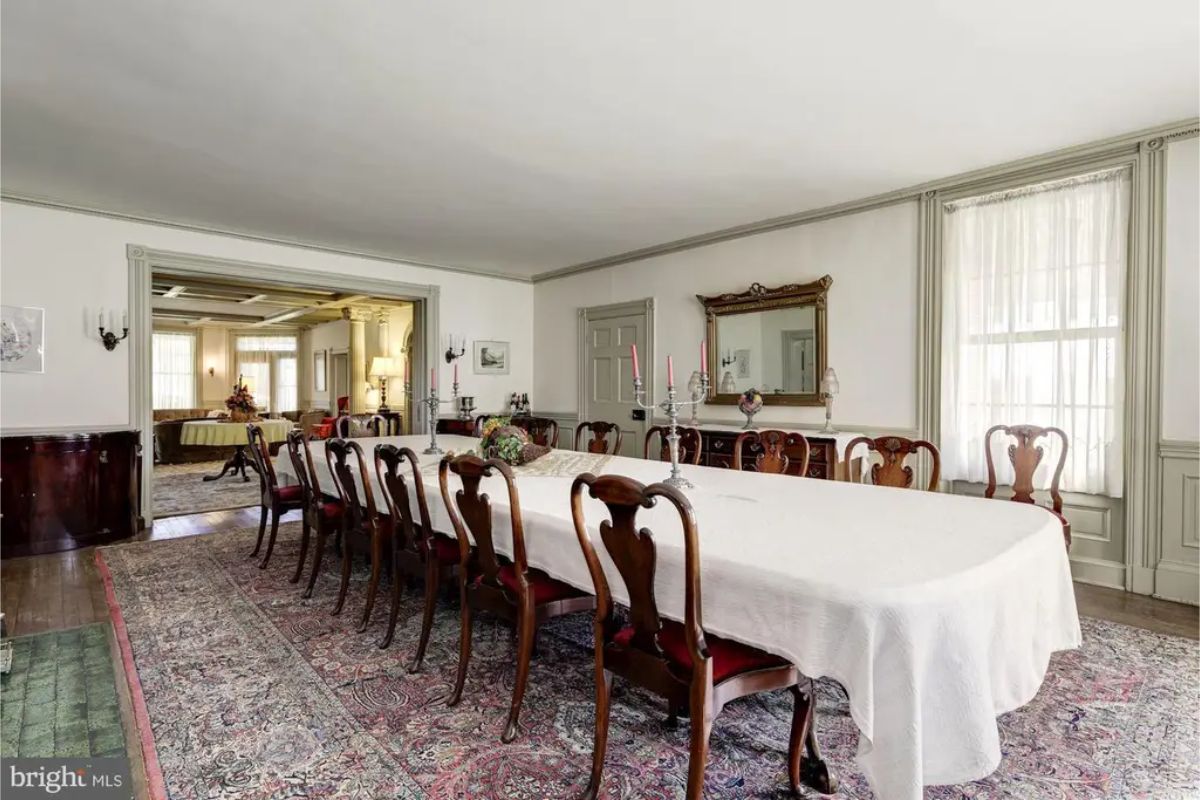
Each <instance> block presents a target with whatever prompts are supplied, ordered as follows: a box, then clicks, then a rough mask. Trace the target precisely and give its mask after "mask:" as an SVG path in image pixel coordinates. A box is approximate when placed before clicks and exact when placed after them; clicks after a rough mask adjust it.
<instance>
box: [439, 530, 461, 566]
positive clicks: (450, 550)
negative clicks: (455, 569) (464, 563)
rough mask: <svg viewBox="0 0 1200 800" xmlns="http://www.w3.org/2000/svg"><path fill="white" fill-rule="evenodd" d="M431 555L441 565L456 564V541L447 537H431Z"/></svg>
mask: <svg viewBox="0 0 1200 800" xmlns="http://www.w3.org/2000/svg"><path fill="white" fill-rule="evenodd" d="M433 555H434V557H435V558H437V560H438V561H440V562H441V563H443V564H457V563H458V540H457V539H451V538H450V537H449V536H437V535H434V537H433Z"/></svg>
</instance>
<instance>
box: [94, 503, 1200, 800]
mask: <svg viewBox="0 0 1200 800" xmlns="http://www.w3.org/2000/svg"><path fill="white" fill-rule="evenodd" d="M298 527H299V526H298V524H297V523H291V524H287V525H284V526H282V527H281V529H280V536H279V544H278V545H277V547H276V553H275V556H274V557H273V559H272V562H271V566H270V567H269V568H268V569H267V570H260V569H258V567H257V564H256V562H255V561H254V560H253V559H251V558H249V553H250V551H251V549H252V548H253V545H254V538H255V533H256V531H255V530H251V529H247V530H241V531H234V532H229V533H224V534H215V535H209V536H200V537H193V538H188V539H177V540H170V541H164V542H146V543H136V544H129V545H122V546H117V547H110V548H104V549H103V550H101V551H99V553H98V555H97V560H98V561H99V562H100V566H101V573H102V575H103V576H104V579H105V582H106V584H107V588H108V591H109V602H110V605H111V606H112V607H113V611H114V625H115V628H116V630H117V633H118V639H119V641H120V644H121V646H122V649H123V655H124V661H125V665H126V670H127V671H128V672H129V675H128V677H129V679H130V684H131V691H132V694H133V697H134V705H135V712H137V716H138V718H139V724H140V725H141V726H143V727H144V728H146V730H143V731H141V734H142V742H143V748H144V749H145V750H147V751H148V752H147V753H146V758H145V761H146V764H147V768H148V770H150V771H151V772H152V774H151V776H150V783H151V786H152V790H153V791H154V793H155V794H156V795H157V796H159V797H167V796H169V797H171V798H176V800H191V798H218V797H219V798H232V797H238V798H280V797H309V798H317V797H360V798H372V797H389V798H438V799H439V800H442V799H444V800H451V799H453V800H458V798H473V799H474V800H501V799H502V798H503V800H522V799H527V800H545V799H546V798H573V797H575V796H577V794H578V793H579V791H580V790H581V789H582V787H583V786H584V785H585V784H586V781H587V773H588V769H589V766H590V759H591V749H592V722H593V702H594V700H593V684H592V680H593V679H592V657H591V653H590V649H589V648H590V640H591V627H590V621H589V619H588V618H587V616H586V615H578V616H577V617H570V618H564V619H561V620H559V621H557V622H556V623H554V624H553V625H551V626H550V627H548V628H545V629H544V632H543V635H542V636H541V637H540V641H539V653H538V656H537V658H536V659H535V660H534V663H533V669H532V673H531V677H530V686H529V690H528V692H527V694H526V697H525V705H524V710H523V712H522V715H521V723H522V729H523V730H522V734H521V736H520V737H519V738H518V739H517V740H516V741H514V742H513V743H511V744H507V745H505V744H501V742H500V739H499V737H500V733H501V731H502V728H503V724H504V719H505V714H506V711H507V709H508V705H509V701H510V697H511V691H512V684H513V678H514V671H515V669H514V652H513V651H514V644H513V641H512V639H511V638H510V635H509V631H508V629H507V628H506V627H505V626H503V625H502V624H501V623H498V622H491V621H489V620H488V618H487V617H486V616H485V615H480V617H481V618H479V619H477V620H476V627H475V635H474V643H475V644H474V655H473V658H472V661H471V667H470V672H469V675H468V679H467V685H466V691H465V693H464V696H463V702H462V703H461V704H460V705H458V706H457V707H455V708H447V707H446V705H445V699H446V697H447V696H448V694H449V690H450V687H451V685H452V682H453V678H454V671H455V665H456V663H457V656H458V615H457V609H456V608H454V606H453V601H452V600H450V599H443V601H442V602H441V603H440V606H439V611H438V616H437V619H436V621H435V625H434V633H433V640H432V642H431V644H430V648H429V652H428V655H427V657H426V659H425V667H424V669H423V671H422V672H421V673H419V674H416V675H411V674H408V672H407V671H406V665H407V663H408V662H409V660H410V658H411V656H412V653H413V651H414V649H415V644H416V639H417V630H418V627H419V617H420V607H421V603H420V599H419V595H420V592H419V590H418V589H415V588H410V589H408V590H407V591H406V594H405V597H406V603H405V606H404V608H403V609H402V612H401V620H400V624H399V626H398V627H397V631H396V639H395V641H394V642H393V643H392V646H391V647H390V648H389V649H387V650H380V649H378V648H377V647H376V644H375V643H376V641H377V639H378V638H379V636H380V635H381V633H382V632H383V629H384V627H385V622H386V616H387V612H386V608H387V601H386V599H384V597H383V596H381V601H380V603H379V604H377V607H376V609H375V615H374V619H373V620H372V623H371V625H370V627H368V629H367V630H366V631H365V632H364V633H357V632H355V627H356V622H357V618H358V615H359V613H360V612H361V609H362V605H361V602H362V597H363V585H364V584H365V578H366V572H365V569H364V568H363V567H362V566H361V565H360V566H359V567H358V569H357V570H356V572H355V583H354V585H353V586H352V587H351V592H350V595H349V598H348V600H347V607H346V610H345V611H344V612H343V614H342V615H340V616H337V617H334V616H331V615H330V613H329V610H330V609H331V608H332V606H333V600H334V594H335V589H336V583H337V580H336V577H335V573H336V569H337V559H336V558H334V557H329V558H326V559H325V563H326V565H327V567H326V571H325V572H324V573H323V574H322V576H321V577H320V578H319V580H318V583H317V590H316V592H315V593H314V596H313V597H312V598H311V599H309V600H303V599H301V597H300V588H299V586H297V585H295V584H290V583H288V582H287V578H288V576H289V574H290V572H291V570H292V569H293V568H294V566H295V558H296V554H297V550H298ZM385 587H386V579H385ZM381 595H384V593H381ZM1083 627H1084V645H1083V647H1082V648H1081V649H1080V650H1078V651H1073V652H1067V653H1061V654H1058V655H1056V656H1055V657H1054V658H1053V660H1052V661H1051V664H1050V669H1049V672H1048V674H1047V676H1046V680H1045V683H1044V685H1043V686H1042V689H1041V691H1040V692H1039V694H1038V695H1037V697H1036V698H1035V699H1034V700H1033V701H1032V702H1031V703H1029V704H1028V705H1026V706H1025V707H1023V708H1021V709H1018V710H1017V711H1014V712H1011V713H1009V714H1006V715H1004V716H1003V717H1002V718H1001V719H1000V721H999V725H1000V733H1001V741H1002V745H1003V749H1004V759H1003V761H1002V763H1001V765H1000V767H999V769H997V771H996V772H995V773H993V774H992V775H991V776H989V777H988V778H986V779H984V780H981V781H977V782H974V783H971V784H966V785H962V786H954V787H929V788H927V790H926V797H928V798H938V799H939V800H940V799H941V798H963V797H970V798H989V799H990V798H1012V799H1014V800H1015V799H1016V798H1020V800H1031V799H1033V798H1072V799H1073V800H1074V799H1077V798H1101V797H1103V798H1184V797H1194V796H1196V794H1197V792H1198V791H1200V765H1198V764H1200V761H1198V758H1200V753H1198V750H1197V734H1198V733H1200V731H1198V726H1197V718H1198V716H1200V687H1198V686H1197V682H1196V680H1195V667H1196V663H1197V657H1198V656H1200V648H1198V645H1197V643H1196V642H1193V641H1190V640H1187V639H1182V638H1177V637H1170V636H1163V635H1159V634H1155V633H1150V632H1147V631H1142V630H1139V629H1136V628H1131V627H1127V626H1123V625H1118V624H1115V623H1109V622H1101V621H1097V620H1090V619H1085V620H1084V621H1083ZM615 686H616V689H615V696H614V706H613V711H612V728H611V731H610V740H609V748H608V759H607V763H606V767H605V774H604V788H603V792H602V796H603V797H604V798H610V799H611V798H629V799H630V800H633V799H634V798H636V799H637V800H665V798H680V797H682V796H683V787H684V782H685V780H686V774H687V742H688V725H687V722H686V721H685V720H683V721H681V722H680V724H679V726H678V728H676V729H670V728H668V726H667V724H666V711H665V708H664V707H663V704H662V703H661V702H660V701H659V700H658V699H657V698H655V697H653V696H650V695H648V694H645V693H643V692H641V691H640V690H635V689H633V688H631V687H629V686H628V685H623V684H622V682H621V681H620V679H618V680H617V681H616V684H615ZM818 699H819V705H818V713H817V720H816V725H817V730H818V732H819V736H820V741H821V745H822V748H823V750H824V756H825V758H826V760H827V762H828V763H829V765H830V768H831V770H832V771H833V772H834V774H835V775H836V776H837V777H838V778H839V779H840V781H841V787H840V789H839V791H838V793H837V795H836V796H837V797H842V798H869V797H871V796H872V793H871V791H870V789H869V787H868V786H867V784H866V781H865V779H864V778H863V776H862V775H861V773H859V772H858V771H857V770H856V769H855V765H854V754H855V749H856V746H857V742H858V734H857V731H856V729H855V727H854V724H853V722H852V721H851V719H850V717H849V715H848V713H847V703H846V698H845V695H844V693H843V692H842V690H841V688H840V687H839V686H838V685H837V684H835V683H833V682H828V681H822V682H820V685H819V698H818ZM790 719H791V700H790V695H788V694H786V693H772V694H766V695H759V696H757V697H754V698H747V699H744V700H740V701H735V702H733V703H731V704H729V705H728V706H727V707H726V708H725V710H724V712H723V713H722V714H721V715H720V716H719V717H718V718H717V720H716V723H715V726H714V730H713V735H712V752H711V755H710V757H709V761H708V768H707V772H706V781H707V782H706V791H705V796H706V797H713V798H733V799H737V798H782V797H786V796H788V793H787V789H786V787H787V783H786V778H785V765H784V756H785V753H786V750H787V742H788V731H789V723H790ZM153 773H157V774H153ZM814 796H815V795H814Z"/></svg>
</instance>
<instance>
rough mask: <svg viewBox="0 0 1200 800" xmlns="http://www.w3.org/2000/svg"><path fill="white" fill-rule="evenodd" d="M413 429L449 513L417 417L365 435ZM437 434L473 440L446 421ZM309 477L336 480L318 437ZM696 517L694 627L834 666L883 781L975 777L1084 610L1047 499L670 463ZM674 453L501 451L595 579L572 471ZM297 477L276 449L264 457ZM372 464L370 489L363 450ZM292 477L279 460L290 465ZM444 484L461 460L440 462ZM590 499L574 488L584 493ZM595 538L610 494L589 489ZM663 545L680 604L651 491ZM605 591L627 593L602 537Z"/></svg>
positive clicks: (677, 566) (663, 566)
mask: <svg viewBox="0 0 1200 800" xmlns="http://www.w3.org/2000/svg"><path fill="white" fill-rule="evenodd" d="M356 441H358V442H359V444H360V445H361V446H362V448H363V450H364V452H365V453H366V455H367V456H368V458H371V455H372V451H373V449H374V446H375V445H376V444H379V443H390V444H395V445H397V446H400V447H408V448H411V449H412V450H413V451H414V452H415V453H416V454H417V457H418V459H419V461H420V473H421V476H422V482H423V484H424V486H425V490H426V493H427V498H428V500H429V510H430V514H431V517H432V522H433V526H434V528H435V529H437V530H439V531H445V532H451V531H452V530H453V529H452V527H451V525H450V519H449V516H448V514H447V512H446V508H445V504H444V503H443V502H442V499H441V496H440V493H439V489H438V476H437V464H438V461H439V459H440V457H439V456H437V455H423V454H422V450H424V449H425V448H426V447H427V446H428V443H429V440H428V438H427V437H424V436H399V437H383V438H363V439H357V440H356ZM438 441H439V444H441V446H442V447H443V448H444V449H445V450H446V451H448V452H454V451H457V452H459V453H463V452H468V451H474V450H476V449H477V448H478V445H479V440H478V439H474V438H470V437H463V436H451V435H447V436H440V437H439V438H438ZM313 457H314V462H315V463H316V464H317V465H318V469H319V470H320V472H321V474H320V479H321V485H322V486H323V487H325V488H327V489H328V487H331V486H332V485H333V484H332V480H331V477H330V475H329V474H328V470H327V468H326V462H325V455H324V452H323V444H322V443H321V442H314V443H313ZM682 469H683V475H684V477H686V478H687V479H688V480H690V481H691V482H692V483H693V484H694V488H692V489H689V490H687V491H686V492H685V493H686V495H687V497H688V499H689V500H690V501H691V503H692V506H693V507H694V509H695V514H696V520H697V522H698V525H699V540H700V571H701V584H702V586H703V607H702V612H703V622H704V628H705V630H707V631H709V632H711V633H714V634H717V635H720V636H724V637H728V638H730V639H735V640H737V641H740V642H743V643H745V644H749V645H753V646H755V647H759V648H762V649H764V650H767V651H769V652H772V653H776V654H778V655H781V656H784V657H786V658H789V659H791V660H792V661H793V662H794V663H795V664H796V665H797V666H798V667H799V668H800V669H801V670H802V671H803V672H804V673H805V674H806V675H808V676H810V677H814V678H817V677H827V678H831V679H833V680H836V681H837V682H838V683H840V684H841V685H842V686H843V687H844V688H845V690H846V692H847V694H848V696H849V706H850V714H851V717H852V718H853V720H854V722H855V724H856V725H857V727H858V730H859V732H860V734H861V735H860V737H859V746H858V753H857V762H858V765H859V767H860V768H861V769H862V770H863V772H864V773H865V775H866V777H867V779H868V781H869V782H870V784H871V787H872V789H873V790H874V792H875V794H876V795H877V796H878V797H880V798H883V800H916V799H917V798H920V797H921V795H922V787H923V786H925V785H935V784H958V783H964V782H968V781H972V780H976V779H979V778H982V777H984V776H986V775H988V774H990V773H991V772H992V771H994V770H995V769H996V767H997V766H998V765H999V763H1000V758H1001V751H1000V738H999V731H998V727H997V717H998V716H1000V715H1001V714H1004V713H1005V712H1008V711H1011V710H1013V709H1016V708H1018V707H1020V706H1022V705H1024V704H1025V703H1027V702H1029V701H1030V700H1031V699H1033V697H1034V695H1035V694H1036V693H1037V691H1038V688H1039V687H1040V686H1041V683H1042V681H1043V679H1044V677H1045V674H1046V670H1047V667H1048V664H1049V660H1050V655H1051V654H1052V653H1053V652H1055V651H1058V650H1064V649H1069V648H1074V647H1077V646H1079V644H1080V641H1081V634H1080V627H1079V617H1078V614H1077V611H1076V608H1075V595H1074V591H1073V587H1072V583H1071V572H1070V565H1069V563H1068V560H1067V553H1066V550H1065V548H1064V547H1063V538H1062V525H1061V523H1060V522H1059V521H1058V519H1057V518H1055V517H1054V516H1053V515H1051V514H1050V513H1049V512H1048V511H1046V510H1045V509H1043V508H1039V507H1036V506H1030V505H1025V504H1021V503H1010V502H1000V501H996V500H984V499H981V498H975V497H964V496H960V495H952V494H937V493H931V492H924V491H918V490H914V489H892V488H887V487H878V486H868V485H863V484H857V483H846V482H835V481H827V480H813V479H805V478H796V477H793V476H789V475H767V474H759V473H753V472H738V471H734V470H728V469H717V468H710V467H701V466H691V465H684V466H683V468H682ZM668 470H669V465H667V464H664V463H661V462H656V461H646V460H642V459H634V458H626V457H623V456H604V455H594V454H588V453H576V452H573V451H567V450H555V451H552V452H551V453H550V454H548V455H545V456H543V457H542V458H540V459H538V460H537V461H534V462H533V463H531V464H528V465H526V466H523V467H518V468H516V469H514V473H515V475H516V483H517V489H518V492H519V496H520V505H521V511H522V515H523V520H524V526H525V537H526V548H527V551H528V559H529V563H530V565H531V566H534V567H537V568H539V569H542V570H545V571H546V572H547V573H549V574H550V575H552V576H553V577H555V578H558V579H559V580H562V581H566V582H567V583H570V584H573V585H574V586H577V587H579V588H581V589H585V590H588V591H590V590H591V589H592V584H591V579H590V577H589V574H588V570H587V565H586V564H585V562H584V559H583V555H582V553H581V552H580V548H579V543H578V540H577V538H576V534H575V529H574V523H573V521H572V518H571V509H570V502H569V492H570V486H571V482H572V480H573V479H574V477H575V476H576V475H577V474H580V473H583V472H592V473H594V474H619V475H625V476H628V477H631V478H634V479H636V480H639V481H642V482H643V483H653V482H655V481H659V480H662V479H663V478H665V477H666V476H667V474H668ZM276 471H277V472H278V473H279V474H280V476H281V477H282V478H283V479H284V480H294V476H293V473H292V466H291V463H290V461H289V460H288V459H277V460H276ZM368 471H369V473H370V480H371V482H372V485H373V487H372V488H373V490H374V492H375V495H376V498H377V500H378V499H379V491H380V487H379V482H378V477H377V475H376V474H375V472H374V468H373V464H372V465H371V467H370V468H369V470H368ZM284 476H286V477H284ZM450 480H451V484H450V488H451V491H452V492H453V491H455V490H456V488H457V479H456V478H454V476H453V475H452V474H451V475H450ZM484 488H485V490H487V491H488V493H489V494H490V496H491V499H492V508H493V516H494V527H495V536H496V540H497V549H498V550H499V551H500V552H502V553H505V554H506V555H511V553H512V550H511V542H512V530H511V525H510V523H509V516H508V507H507V500H508V498H507V494H506V492H505V491H504V485H503V481H502V479H500V478H499V477H498V476H497V477H495V478H492V479H491V483H490V484H489V482H488V481H486V480H485V482H484ZM585 498H586V494H585ZM585 512H586V516H587V527H588V531H589V533H590V534H591V535H592V536H593V537H594V538H595V539H597V541H598V538H599V533H598V531H599V524H600V521H601V520H603V519H605V518H606V509H605V508H604V506H603V505H602V504H600V503H599V502H598V501H595V500H592V499H590V498H587V499H586V503H585ZM638 522H639V524H640V525H643V526H646V527H648V528H649V529H650V530H651V531H653V536H654V539H655V543H656V545H657V548H656V549H657V553H658V569H657V573H656V577H655V592H656V598H657V602H658V607H659V610H660V612H661V613H662V614H663V615H664V616H666V617H670V618H673V619H677V620H678V619H682V612H683V575H684V572H683V545H682V530H681V527H680V524H679V518H678V515H677V514H676V513H675V512H674V510H673V509H672V508H671V507H670V506H669V504H665V503H659V504H658V506H656V507H655V508H651V509H647V510H646V511H644V512H642V513H641V514H640V515H639V518H638ZM597 550H598V552H600V553H601V555H602V560H603V561H604V562H605V564H604V566H605V569H606V571H607V573H608V575H609V581H610V584H611V586H612V590H613V595H614V599H615V600H616V601H617V602H626V601H627V600H628V595H627V594H626V593H625V589H624V585H623V584H622V583H621V580H620V577H619V573H617V572H616V570H615V568H614V567H613V565H612V563H611V562H610V561H608V559H607V554H606V553H605V551H604V548H603V546H601V545H599V544H598V545H597Z"/></svg>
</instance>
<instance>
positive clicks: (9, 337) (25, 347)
mask: <svg viewBox="0 0 1200 800" xmlns="http://www.w3.org/2000/svg"><path fill="white" fill-rule="evenodd" d="M45 317H46V311H45V310H44V309H41V308H32V307H28V306H0V372H45V371H46V363H45V358H44V356H45V347H46V329H45Z"/></svg>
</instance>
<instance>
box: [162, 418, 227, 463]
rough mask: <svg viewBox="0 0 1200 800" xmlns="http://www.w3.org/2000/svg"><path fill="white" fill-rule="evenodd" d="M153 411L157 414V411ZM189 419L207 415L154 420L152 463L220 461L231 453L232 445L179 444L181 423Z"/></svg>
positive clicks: (181, 429) (181, 431) (181, 432)
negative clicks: (201, 445) (200, 445)
mask: <svg viewBox="0 0 1200 800" xmlns="http://www.w3.org/2000/svg"><path fill="white" fill-rule="evenodd" d="M193 410H195V409H193ZM201 410H203V409H201ZM154 413H155V414H158V412H157V411H155V412H154ZM190 419H207V416H206V415H205V414H201V415H200V416H194V417H187V418H177V419H167V420H162V421H157V420H156V421H155V423H154V463H156V464H194V463H196V462H197V461H221V460H224V459H227V458H229V457H230V456H232V455H233V450H234V448H232V447H199V446H195V445H184V444H181V443H180V441H179V438H180V436H181V435H182V434H183V423H185V422H187V421H188V420H190Z"/></svg>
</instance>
